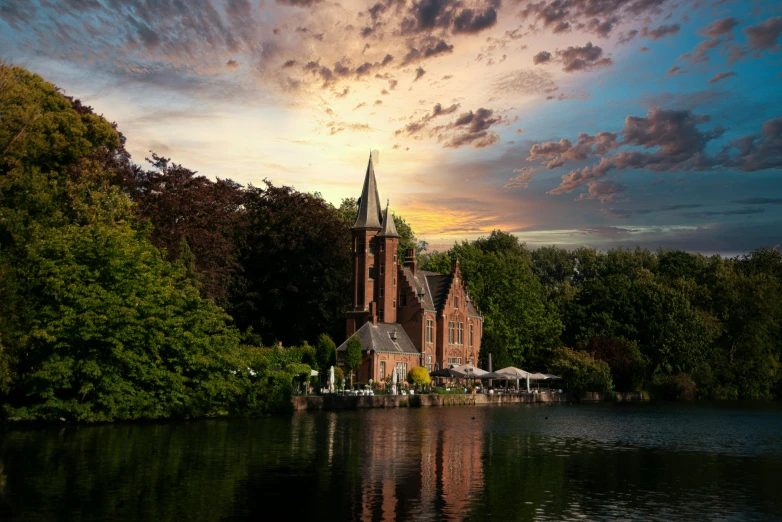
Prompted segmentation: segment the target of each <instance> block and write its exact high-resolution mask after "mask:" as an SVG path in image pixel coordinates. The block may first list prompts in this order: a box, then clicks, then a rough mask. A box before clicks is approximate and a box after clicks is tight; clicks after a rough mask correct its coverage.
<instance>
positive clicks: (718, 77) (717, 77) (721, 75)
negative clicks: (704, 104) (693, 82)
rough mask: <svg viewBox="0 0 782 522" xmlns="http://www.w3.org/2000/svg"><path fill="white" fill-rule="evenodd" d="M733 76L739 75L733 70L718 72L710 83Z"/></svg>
mask: <svg viewBox="0 0 782 522" xmlns="http://www.w3.org/2000/svg"><path fill="white" fill-rule="evenodd" d="M731 76H737V75H736V73H734V72H733V71H727V72H721V73H717V74H715V75H714V76H713V77H712V79H711V80H709V83H717V82H718V81H720V80H724V79H725V78H730V77H731Z"/></svg>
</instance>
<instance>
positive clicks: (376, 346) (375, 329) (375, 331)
mask: <svg viewBox="0 0 782 522" xmlns="http://www.w3.org/2000/svg"><path fill="white" fill-rule="evenodd" d="M394 334H396V340H394V339H392V335H394ZM353 335H354V336H356V335H357V336H358V338H359V339H360V340H361V349H362V350H375V351H376V352H379V353H409V354H415V355H421V352H419V351H418V350H417V349H416V347H415V345H414V344H413V341H411V340H410V337H408V336H407V333H406V332H405V330H404V328H402V325H401V324H398V323H377V326H375V325H373V324H372V323H364V326H362V327H361V328H359V329H358V331H356V333H354V334H353ZM347 348H348V340H345V342H344V343H342V344H340V345H339V347H338V348H337V351H340V352H343V351H345V350H347Z"/></svg>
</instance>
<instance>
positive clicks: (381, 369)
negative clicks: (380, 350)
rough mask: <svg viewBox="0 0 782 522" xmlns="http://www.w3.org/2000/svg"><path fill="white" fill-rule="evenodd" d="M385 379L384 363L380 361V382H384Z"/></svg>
mask: <svg viewBox="0 0 782 522" xmlns="http://www.w3.org/2000/svg"><path fill="white" fill-rule="evenodd" d="M385 378H386V362H385V361H380V380H381V381H382V380H384V379H385Z"/></svg>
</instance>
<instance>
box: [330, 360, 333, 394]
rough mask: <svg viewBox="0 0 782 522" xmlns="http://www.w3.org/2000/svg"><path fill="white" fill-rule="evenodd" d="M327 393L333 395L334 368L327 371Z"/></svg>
mask: <svg viewBox="0 0 782 522" xmlns="http://www.w3.org/2000/svg"><path fill="white" fill-rule="evenodd" d="M329 393H334V367H333V366H332V367H331V368H330V369H329Z"/></svg>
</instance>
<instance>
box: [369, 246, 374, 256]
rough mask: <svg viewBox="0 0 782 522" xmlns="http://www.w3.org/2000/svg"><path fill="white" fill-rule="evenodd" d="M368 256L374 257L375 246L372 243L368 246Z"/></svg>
mask: <svg viewBox="0 0 782 522" xmlns="http://www.w3.org/2000/svg"><path fill="white" fill-rule="evenodd" d="M369 254H370V255H373V256H374V255H375V244H374V243H370V244H369Z"/></svg>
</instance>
